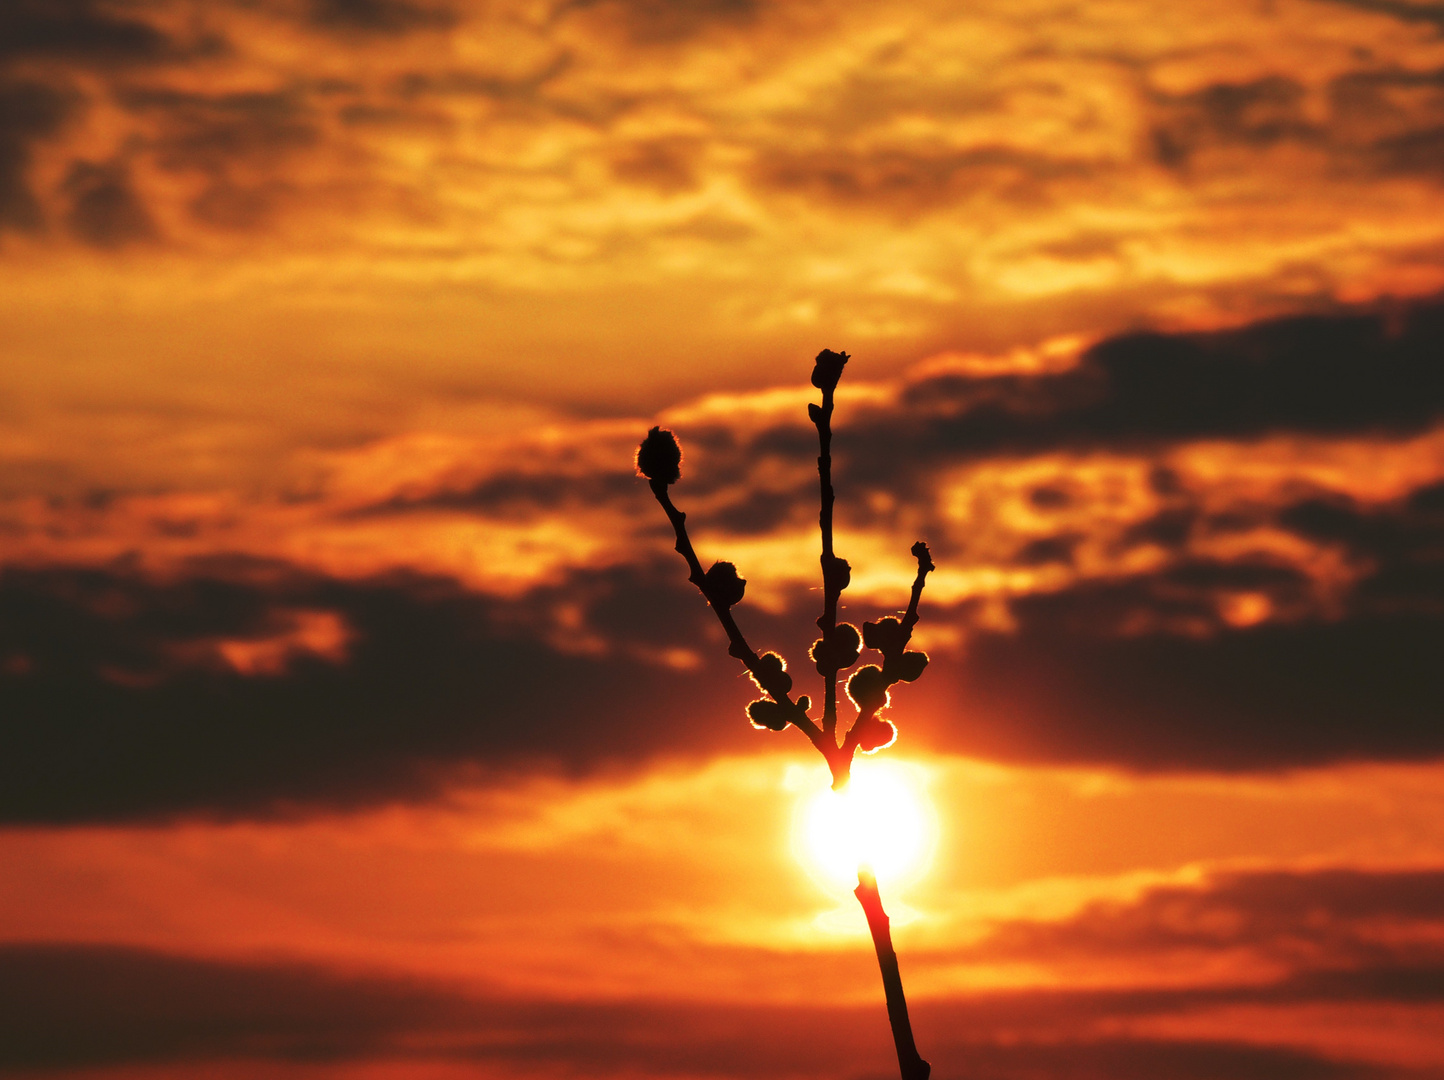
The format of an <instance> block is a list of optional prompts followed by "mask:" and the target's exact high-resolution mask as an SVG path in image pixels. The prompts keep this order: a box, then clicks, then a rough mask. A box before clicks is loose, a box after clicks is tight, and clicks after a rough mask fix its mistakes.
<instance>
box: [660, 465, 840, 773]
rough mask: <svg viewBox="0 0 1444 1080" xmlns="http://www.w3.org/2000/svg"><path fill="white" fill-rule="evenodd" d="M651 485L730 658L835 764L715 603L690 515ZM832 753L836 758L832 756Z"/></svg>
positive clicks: (826, 745) (827, 744) (828, 745)
mask: <svg viewBox="0 0 1444 1080" xmlns="http://www.w3.org/2000/svg"><path fill="white" fill-rule="evenodd" d="M650 483H651V488H652V494H653V495H655V496H656V497H657V502H659V503H660V504H661V506H662V510H663V511H664V512H665V513H666V515H667V520H668V521H670V522H671V523H672V530H673V531H674V532H675V533H676V534H677V554H679V555H681V556H682V558H684V559H686V560H687V569H688V571H689V573H688V580H689V581H691V582H692V584H693V585H695V586H697V588H698V589H699V590H700V591H701V593H702V595H703V596H704V597H706V598H707V604H708V606H709V607H711V609H712V612H713V614H715V615H716V616H717V621H718V622H720V623H721V624H722V629H723V630H725V631H726V632H727V641H728V647H727V652H728V654H729V655H731V656H734V657H736V658H737V659H738V660H741V661H742V663H744V664H745V665H747V670H748V671H749V672H751V673H752V677H753V678H754V679H755V680H756V681H757V685H758V686H760V687H762V689H763V690H765V691H766V692H767V694H768V696H769V697H771V698H772V700H773V701H775V702H777V704H779V705H785V706H788V707H789V709H790V710H791V712H790V714H789V716H788V720H789V721H791V723H792V724H794V725H795V726H796V727H797V728H798V729H799V730H801V732H802V733H803V734H804V735H806V736H807V738H808V740H809V741H810V742H811V743H812V745H813V746H815V747H817V749H818V750H819V751H821V752H822V755H823V756H824V757H827V758H828V759H829V760H831V756H832V754H835V753H836V747H835V746H833V745H832V741H831V740H830V739H827V738H826V737H825V736H824V735H823V734H822V731H821V729H820V728H818V726H817V725H816V724H815V723H813V722H812V719H811V717H809V716H808V715H807V713H806V712H805V711H804V710H803V709H802V707H801V706H800V705H799V704H798V703H797V702H795V701H793V700H792V694H791V693H790V692H789V691H788V690H787V689H786V688H784V687H783V686H782V685H781V684H779V683H778V682H777V679H776V677H775V673H774V672H773V671H771V670H769V669H768V668H766V667H764V666H763V664H762V662H761V660H760V659H759V658H758V656H757V653H756V652H755V651H753V649H752V646H750V645H748V644H747V639H746V638H745V637H743V636H742V631H741V630H740V629H738V626H737V620H736V619H734V618H732V611H731V609H729V608H728V607H726V606H724V605H722V604H718V603H714V602H713V599H712V597H711V595H710V594H709V593H708V591H707V575H706V573H705V572H704V571H703V570H702V563H701V562H700V561H699V560H698V558H697V552H696V550H695V549H694V548H693V547H692V541H691V539H690V538H689V537H688V536H687V515H686V514H684V513H682V511H680V510H678V509H677V508H676V506H674V505H673V504H672V497H671V495H669V494H668V492H667V485H666V484H665V483H663V482H662V481H660V480H652V481H650ZM829 750H830V751H831V752H832V754H829Z"/></svg>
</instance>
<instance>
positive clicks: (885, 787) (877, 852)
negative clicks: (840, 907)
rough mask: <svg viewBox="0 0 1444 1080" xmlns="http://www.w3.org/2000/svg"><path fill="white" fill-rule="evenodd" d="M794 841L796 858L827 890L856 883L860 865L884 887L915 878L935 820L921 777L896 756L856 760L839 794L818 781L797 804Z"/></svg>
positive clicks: (928, 854) (930, 845) (928, 852)
mask: <svg viewBox="0 0 1444 1080" xmlns="http://www.w3.org/2000/svg"><path fill="white" fill-rule="evenodd" d="M793 837H794V846H795V847H796V849H797V854H798V856H799V857H800V859H801V861H802V863H803V864H804V865H805V866H806V867H807V868H808V870H809V871H810V872H811V873H812V874H813V875H814V876H816V877H818V878H819V879H820V880H821V882H822V883H823V884H824V885H826V886H827V887H828V888H829V889H830V890H832V889H836V888H838V887H842V888H846V889H848V890H849V891H850V890H851V889H852V888H853V887H854V886H856V885H857V868H858V866H859V865H860V864H864V863H865V864H867V865H868V866H870V867H871V868H872V871H873V873H874V874H876V875H877V879H878V882H879V883H880V884H881V885H882V886H883V887H884V888H887V887H889V886H891V887H892V888H897V887H899V886H903V885H907V884H910V883H912V882H914V881H916V880H917V879H918V878H920V877H921V876H922V875H923V874H924V873H925V872H926V871H927V869H928V866H929V864H930V863H931V862H932V856H933V849H934V847H935V845H936V841H937V822H936V819H935V816H934V814H933V812H932V807H931V804H930V801H929V800H928V797H927V775H926V773H925V771H924V770H923V769H922V768H921V767H919V766H916V765H909V764H905V763H903V762H899V761H896V760H894V761H885V762H879V761H858V762H856V763H855V764H854V766H853V773H852V780H851V781H850V782H849V783H848V785H847V788H846V789H845V790H844V791H843V792H841V793H838V792H834V791H833V790H832V789H831V788H827V787H823V788H822V789H821V790H819V791H816V792H815V793H813V794H810V795H807V796H804V797H803V798H802V799H801V800H800V801H799V804H798V810H797V816H796V820H795V826H794V829H793Z"/></svg>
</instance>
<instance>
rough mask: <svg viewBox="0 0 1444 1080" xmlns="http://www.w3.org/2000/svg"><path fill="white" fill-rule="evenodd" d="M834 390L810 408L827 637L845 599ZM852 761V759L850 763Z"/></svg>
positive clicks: (831, 692)
mask: <svg viewBox="0 0 1444 1080" xmlns="http://www.w3.org/2000/svg"><path fill="white" fill-rule="evenodd" d="M833 389H834V388H833V387H831V386H823V387H822V406H821V407H820V408H819V407H818V406H815V405H813V406H810V407H809V408H808V414H809V415H810V416H811V417H812V422H813V424H815V425H816V427H817V447H818V449H817V483H818V488H819V494H820V500H819V501H820V503H821V509H820V510H819V511H818V515H817V525H818V528H819V530H820V531H821V533H822V556H821V559H820V561H821V563H822V617H821V618H819V619H818V620H817V626H818V629H820V630H821V631H822V634H823V637H826V636H827V635H828V634H829V633H831V632H832V631H833V630H834V629H836V627H837V604H838V600H839V598H840V597H841V595H842V588H841V586H840V584H839V574H838V567H837V561H838V560H837V556H836V554H835V553H834V552H833V549H832V506H833V503H834V502H836V500H837V497H836V495H835V493H834V492H833V490H832V409H833ZM839 670H840V669H838V668H836V667H833V668H832V669H831V671H830V672H827V671H824V672H823V673H822V676H823V697H822V730H823V731H824V732H825V733H826V735H827V738H828V741H829V742H836V740H837V673H838V671H839ZM849 760H851V759H849Z"/></svg>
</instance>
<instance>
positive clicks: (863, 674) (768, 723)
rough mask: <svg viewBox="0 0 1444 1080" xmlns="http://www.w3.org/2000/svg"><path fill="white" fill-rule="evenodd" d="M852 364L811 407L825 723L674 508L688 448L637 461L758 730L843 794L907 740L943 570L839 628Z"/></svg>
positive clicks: (871, 884) (897, 1030)
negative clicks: (843, 466)
mask: <svg viewBox="0 0 1444 1080" xmlns="http://www.w3.org/2000/svg"><path fill="white" fill-rule="evenodd" d="M847 361H848V354H847V353H844V352H833V351H832V350H831V349H824V350H823V351H822V352H820V353H818V355H817V358H816V360H815V362H814V366H813V370H812V385H813V386H815V387H817V388H818V389H819V390H821V391H822V402H821V404H818V403H817V402H811V403H809V404H808V406H807V415H808V417H809V418H810V419H811V420H812V423H813V424H814V426H815V427H816V428H817V442H818V455H817V478H818V493H819V501H820V504H821V507H820V510H819V512H818V528H819V531H820V532H821V536H822V552H821V555H820V557H819V564H820V568H821V571H822V614H821V615H820V616H818V619H817V628H818V630H819V631H821V634H822V636H821V637H819V638H818V639H817V640H816V641H815V642H813V644H812V649H811V652H810V656H811V658H812V661H813V664H814V665H815V666H816V668H817V672H818V674H819V675H820V676H822V691H823V693H822V715H821V717H819V718H817V719H814V718H813V717H812V716H811V709H812V700H811V698H809V697H808V696H807V695H805V694H803V695H799V696H798V697H796V698H795V699H794V698H793V696H792V685H793V681H792V676H791V675H789V674H788V673H787V664H786V662H785V661H784V660H783V659H782V657H781V656H779V655H778V654H777V653H772V652H768V653H762V654H760V655H759V654H758V653H757V652H756V650H754V649H753V648H752V646H751V645H749V644H748V643H747V639H746V637H744V636H743V633H742V631H741V629H740V628H739V627H738V626H737V621H736V619H734V618H733V617H732V608H733V607H734V606H735V605H736V604H737V603H739V602H740V601H741V600H742V597H743V595H744V593H745V591H746V586H747V582H746V581H744V580H743V579H742V578H741V577H739V576H738V574H737V569H736V567H735V566H733V565H732V564H731V563H728V562H718V563H714V564H713V565H712V566H711V568H710V569H707V570H703V569H702V563H701V561H700V560H699V559H698V558H697V552H696V550H695V549H694V548H693V546H692V541H691V538H690V537H689V536H688V534H687V515H686V514H684V513H682V511H680V510H678V509H677V507H676V505H675V504H674V503H673V502H672V497H671V492H670V490H669V489H670V487H671V486H672V484H674V483H676V482H677V481H678V480H679V479H680V478H681V461H682V451H681V447H679V446H678V445H677V440H676V438H675V437H674V436H673V435H672V433H671V432H670V431H663V430H662V429H661V428H659V427H654V428H652V430H651V431H650V432H648V434H647V438H646V439H645V440H644V441H643V442H642V445H641V447H640V448H639V449H638V451H637V471H638V472H639V473H640V474H641V475H642V476H645V477H646V478H647V479H648V481H649V483H650V485H651V488H652V494H653V496H655V497H656V500H657V502H658V503H659V504H660V505H661V507H662V510H663V512H664V513H666V515H667V520H668V521H669V522H671V525H672V530H673V531H674V532H675V533H676V536H677V544H676V547H677V553H678V554H679V555H681V556H682V558H683V559H684V560H685V561H686V563H687V569H688V579H689V580H690V581H691V582H692V584H694V585H695V586H697V588H698V590H699V591H700V592H701V593H702V595H703V597H705V598H706V600H707V603H708V604H709V605H710V606H711V608H712V612H713V614H715V615H716V616H717V620H718V621H719V622H720V623H721V624H722V629H723V630H724V631H725V632H726V634H727V642H728V645H727V652H728V654H729V655H731V656H733V657H735V658H736V659H737V660H740V661H741V662H742V664H743V665H744V666H745V667H746V668H747V672H748V674H749V675H751V676H752V681H753V682H754V683H756V684H757V688H758V689H759V690H760V691H762V693H764V694H765V695H766V697H764V698H760V699H758V700H757V701H754V702H752V703H751V704H750V705H748V707H747V715H748V717H749V718H750V719H751V720H752V723H753V724H754V726H756V727H762V728H769V729H771V730H774V731H782V730H783V729H785V728H786V727H787V726H788V725H791V726H793V727H795V728H797V729H798V730H799V731H801V732H802V733H803V734H804V735H806V736H807V739H808V741H809V742H811V743H812V745H813V746H814V747H815V748H816V749H817V751H818V753H820V754H821V755H822V757H823V759H824V760H825V761H826V762H827V766H828V769H829V771H830V772H831V774H832V786H833V789H834V790H837V791H841V790H843V789H844V788H845V787H846V786H847V783H848V780H849V778H850V777H851V775H852V762H853V759H854V757H855V756H856V755H857V753H858V752H859V751H861V752H863V753H874V752H876V751H878V750H881V749H882V748H883V747H886V746H890V745H891V744H892V742H893V741H894V740H895V739H896V737H897V732H896V729H895V728H894V727H893V725H892V722H891V721H890V720H888V719H884V718H883V715H882V714H883V712H884V711H885V710H886V709H887V707H888V705H889V704H890V702H891V688H892V687H893V686H894V685H896V684H897V683H899V682H912V681H914V680H915V679H917V678H918V677H919V676H920V675H921V674H922V672H923V669H924V668H926V667H927V663H928V657H927V654H926V653H923V652H918V651H912V650H909V649H908V648H907V646H908V643H909V642H910V641H911V639H912V633H913V628H914V627H915V626H916V625H917V622H918V604H919V603H920V601H921V600H922V594H923V586H924V585H925V584H926V582H927V576H928V574H929V573H931V572H932V571H933V569H934V566H933V560H932V556H931V554H930V553H929V551H928V546H927V544H925V543H923V542H922V541H921V540H919V541H918V542H917V543H915V544H913V546H912V555H913V557H914V558H915V559H916V560H917V576H916V577H915V578H914V580H913V586H912V593H911V596H910V598H909V601H908V606H907V611H906V613H905V614H904V615H903V617H902V618H901V619H897V618H895V617H887V618H883V619H879V620H878V621H877V622H875V623H864V624H863V629H862V632H861V634H859V632H858V630H857V628H856V627H855V626H852V625H851V624H849V623H845V622H844V623H839V622H838V621H837V611H838V606H839V604H840V603H841V598H842V593H843V591H844V590H846V589H847V587H848V585H849V584H850V583H851V580H852V567H851V566H850V565H849V564H848V562H847V560H846V559H843V558H841V557H840V556H838V554H837V553H836V551H835V550H834V549H833V504H834V502H835V501H836V495H835V493H834V491H833V487H832V413H833V408H834V405H835V402H834V397H835V393H836V390H837V384H838V381H839V380H840V379H841V378H842V372H843V368H844V367H845V366H846V365H847ZM863 648H868V649H872V650H875V651H876V652H878V653H879V654H881V656H882V664H881V665H880V666H879V665H876V664H868V665H866V666H864V667H861V668H858V669H857V670H856V671H855V672H853V674H852V675H851V677H850V678H849V679H848V681H847V695H848V697H849V698H850V699H851V701H852V704H853V706H854V708H855V710H856V716H855V717H854V718H853V721H852V723H851V724H850V725H849V726H848V728H847V730H846V731H845V732H844V733H843V734H842V737H841V739H840V740H839V737H838V726H839V724H838V694H837V684H838V677H839V676H840V674H841V673H842V672H843V671H845V670H847V669H848V668H850V667H852V666H853V665H854V664H856V663H857V661H858V657H859V655H860V653H861V650H862V649H863ZM856 896H857V899H858V902H859V903H860V904H861V905H862V909H863V912H864V914H866V916H867V922H868V928H869V930H870V931H871V933H872V939H873V945H874V947H875V949H876V951H877V957H878V965H879V967H880V969H881V972H882V978H883V988H884V991H885V993H886V996H887V1005H888V1019H889V1021H890V1023H891V1025H892V1031H893V1041H894V1043H895V1045H896V1047H897V1053H898V1064H899V1067H900V1068H901V1070H902V1080H927V1078H928V1074H929V1072H930V1071H931V1067H930V1066H929V1065H928V1063H927V1062H926V1061H924V1060H923V1059H922V1058H921V1057H920V1056H919V1055H918V1052H917V1047H916V1045H914V1043H913V1035H912V1027H911V1025H910V1023H909V1021H908V1014H907V1001H906V999H905V998H904V996H903V988H902V977H901V975H900V974H899V973H898V964H897V954H896V953H895V952H894V951H893V947H892V936H891V930H890V924H889V920H888V917H887V913H886V912H885V911H884V910H883V907H882V900H881V898H880V896H879V894H878V889H877V879H876V878H875V877H874V876H873V874H872V871H871V870H870V869H868V868H867V867H866V866H863V867H859V869H858V886H857V890H856Z"/></svg>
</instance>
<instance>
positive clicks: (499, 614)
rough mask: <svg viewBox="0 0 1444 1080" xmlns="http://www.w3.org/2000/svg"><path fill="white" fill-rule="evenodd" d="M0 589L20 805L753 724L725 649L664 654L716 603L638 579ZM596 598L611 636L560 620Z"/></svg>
mask: <svg viewBox="0 0 1444 1080" xmlns="http://www.w3.org/2000/svg"><path fill="white" fill-rule="evenodd" d="M684 584H685V583H684ZM676 592H679V593H680V592H681V590H680V589H677V590H676ZM0 593H3V594H4V596H5V601H4V603H3V604H0V611H3V615H0V653H3V656H4V659H3V661H0V664H3V674H0V700H3V701H4V702H5V706H4V707H5V710H6V714H7V715H8V716H11V717H13V718H14V719H15V723H13V724H11V725H7V727H6V729H5V734H4V736H3V739H4V743H5V750H4V753H3V754H0V760H3V764H0V772H3V773H4V780H5V782H4V784H3V790H4V792H5V794H4V796H3V797H0V816H3V817H4V818H6V819H8V820H11V821H67V820H84V819H88V818H102V819H103V818H114V817H122V818H123V817H137V816H140V817H145V816H155V815H165V814H174V813H183V812H186V811H201V812H206V813H219V814H222V815H233V814H241V813H258V812H259V813H265V812H268V811H274V810H275V809H276V808H278V807H285V806H287V805H289V806H292V807H310V808H317V807H323V806H355V805H360V804H365V803H372V802H376V801H386V800H389V799H393V798H398V797H409V798H416V797H423V796H426V795H429V794H434V793H435V792H436V791H437V790H439V789H440V788H441V787H442V786H444V785H445V784H446V783H448V782H449V781H450V779H451V778H453V777H454V774H455V770H456V768H457V767H458V766H461V765H463V764H470V765H471V766H472V767H473V768H479V769H482V770H487V771H505V770H508V769H512V768H515V767H517V766H519V765H521V764H524V763H526V764H532V765H537V764H540V765H543V766H546V765H550V766H552V767H570V768H581V767H588V768H590V767H595V766H597V765H600V764H602V763H605V762H608V761H611V762H617V761H633V762H635V761H640V760H646V759H648V758H650V757H652V756H654V755H657V754H664V753H667V752H669V751H670V752H676V751H689V752H696V751H698V750H702V749H706V748H717V747H719V746H725V745H727V744H728V742H729V741H730V740H729V735H730V736H732V737H733V738H738V739H739V741H740V739H741V738H745V737H746V735H747V734H750V733H751V729H750V728H748V727H747V725H746V723H745V720H744V719H743V716H742V706H743V705H744V704H745V701H740V700H739V701H736V702H735V703H734V702H732V701H731V700H730V698H731V696H732V695H731V694H729V693H727V691H729V690H731V689H732V684H733V683H734V682H736V681H737V680H736V676H735V673H733V672H731V671H730V667H729V666H728V665H727V664H726V663H725V662H724V661H725V658H723V657H720V656H719V657H717V658H715V662H714V661H713V660H709V661H706V662H701V661H696V662H693V661H691V660H690V659H689V662H688V663H686V664H683V665H680V666H681V667H684V668H687V669H688V670H678V669H677V667H678V665H676V664H674V663H672V662H670V658H671V657H673V656H674V655H676V654H678V653H679V652H685V653H686V655H687V656H688V657H689V658H691V657H696V656H697V655H699V654H698V653H697V652H696V651H691V652H688V651H687V646H688V644H689V642H692V641H695V640H696V636H697V634H698V631H699V629H700V628H701V625H702V624H701V618H702V617H703V616H704V615H705V611H703V610H701V609H699V608H697V607H696V606H695V605H694V606H692V607H691V608H690V609H689V610H688V611H685V612H684V611H681V610H677V608H678V607H679V605H677V604H676V603H667V602H663V603H658V602H657V599H658V594H657V591H656V590H655V589H649V588H647V587H645V586H643V587H641V588H637V587H636V583H635V582H631V581H628V580H626V579H625V578H623V579H620V580H613V581H611V582H607V581H601V582H593V583H591V584H586V583H584V584H583V585H582V586H581V590H580V591H579V592H578V593H577V594H576V596H575V597H573V596H570V595H568V593H567V592H566V591H565V590H558V591H555V592H551V593H548V592H539V593H535V594H532V595H531V596H528V597H526V598H525V599H524V600H523V602H522V603H520V604H511V603H505V602H498V601H495V600H490V599H488V598H485V597H480V596H476V595H474V594H468V593H467V592H465V591H464V590H462V589H460V588H458V587H457V586H456V585H455V584H454V583H451V582H447V581H444V580H426V579H420V578H411V579H407V578H404V577H403V578H398V579H394V580H376V581H370V582H351V583H344V582H340V581H335V580H327V579H324V578H317V577H315V576H310V575H304V574H298V573H295V572H292V571H288V570H287V569H286V568H285V567H253V568H250V570H249V571H247V570H245V569H244V568H242V570H241V571H240V572H236V571H235V570H232V571H230V572H226V571H224V570H220V569H216V570H212V571H210V572H206V571H200V572H192V573H191V574H189V575H187V576H186V577H185V578H184V579H182V580H180V581H175V582H169V583H167V582H155V581H151V580H148V579H147V578H145V577H144V576H141V575H137V574H135V573H133V572H132V573H128V572H126V571H125V570H124V569H123V568H113V569H109V570H89V571H63V570H48V571H34V572H27V571H17V570H13V569H12V570H7V571H6V572H5V574H4V575H3V579H0ZM588 607H590V608H593V609H595V610H596V611H597V612H599V613H600V614H599V619H600V621H601V623H602V625H603V626H604V627H605V628H606V629H607V630H608V631H609V632H610V634H611V637H612V639H613V640H612V642H611V643H610V646H611V647H604V648H602V649H600V650H599V649H598V648H597V646H596V644H595V642H594V641H593V640H592V639H591V638H590V637H589V636H588V635H589V632H590V631H589V630H588V628H587V627H585V626H583V627H581V628H579V629H574V628H573V627H572V626H571V625H570V623H571V620H572V617H571V613H572V612H573V611H575V610H577V609H578V608H580V609H582V610H585V609H586V608H588ZM662 618H667V619H669V620H670V621H669V622H668V623H667V624H666V625H665V626H664V625H663V624H662V622H661V621H660V620H661V619H662ZM569 634H570V635H571V636H570V637H569ZM618 646H620V647H618ZM708 652H709V654H710V652H711V650H710V649H709V650H708ZM694 668H695V669H694ZM719 691H720V693H719ZM699 702H705V703H708V704H705V705H699V704H698V703H699ZM712 703H717V704H712ZM719 713H720V714H721V715H718V714H719ZM722 716H726V717H728V718H730V720H731V722H730V723H727V722H725V721H723V719H722ZM679 717H686V718H687V720H686V722H685V723H683V722H681V721H680V720H679ZM709 718H710V719H709Z"/></svg>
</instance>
